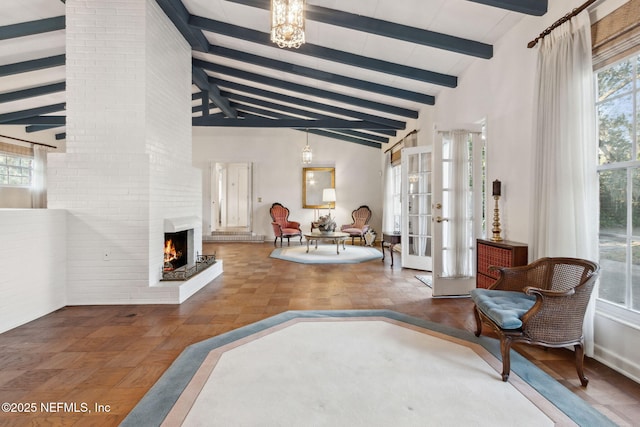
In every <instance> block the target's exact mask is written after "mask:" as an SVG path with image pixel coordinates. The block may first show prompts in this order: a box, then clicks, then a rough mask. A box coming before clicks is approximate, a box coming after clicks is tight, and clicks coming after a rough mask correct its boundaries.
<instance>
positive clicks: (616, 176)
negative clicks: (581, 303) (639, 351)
mask: <svg viewBox="0 0 640 427" xmlns="http://www.w3.org/2000/svg"><path fill="white" fill-rule="evenodd" d="M596 85H597V87H596V111H597V116H598V174H599V182H600V184H599V185H600V265H601V270H602V271H601V276H600V277H601V278H600V290H599V295H598V296H599V297H600V298H601V299H604V300H607V301H609V302H611V303H614V304H617V305H619V306H621V307H624V308H627V309H631V310H634V311H640V129H639V122H640V55H634V56H632V57H630V58H627V59H626V60H624V61H622V62H618V63H616V64H613V65H611V66H609V67H607V68H605V69H602V70H599V71H597V72H596Z"/></svg>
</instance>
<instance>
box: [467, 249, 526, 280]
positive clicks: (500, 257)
mask: <svg viewBox="0 0 640 427" xmlns="http://www.w3.org/2000/svg"><path fill="white" fill-rule="evenodd" d="M477 243H478V246H477V248H476V254H477V259H476V261H477V262H476V266H477V272H476V287H477V288H488V287H489V286H491V285H493V283H494V282H495V281H496V279H497V278H498V273H497V272H495V271H489V266H490V265H496V266H498V267H517V266H520V265H527V262H528V256H529V248H528V247H527V245H526V244H524V243H517V242H509V241H507V240H503V241H502V242H494V241H492V240H484V239H478V242H477Z"/></svg>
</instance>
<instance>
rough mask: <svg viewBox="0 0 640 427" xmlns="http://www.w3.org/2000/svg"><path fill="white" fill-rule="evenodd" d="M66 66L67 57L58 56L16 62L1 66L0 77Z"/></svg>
mask: <svg viewBox="0 0 640 427" xmlns="http://www.w3.org/2000/svg"><path fill="white" fill-rule="evenodd" d="M64 64H65V55H56V56H49V57H47V58H38V59H32V60H30V61H24V62H16V63H14V64H6V65H0V77H4V76H10V75H12V74H19V73H26V72H28V71H36V70H42V69H45V68H52V67H60V66H62V65H64Z"/></svg>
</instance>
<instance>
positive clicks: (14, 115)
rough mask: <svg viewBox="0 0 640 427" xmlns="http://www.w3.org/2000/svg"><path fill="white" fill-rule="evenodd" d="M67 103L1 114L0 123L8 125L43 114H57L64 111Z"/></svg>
mask: <svg viewBox="0 0 640 427" xmlns="http://www.w3.org/2000/svg"><path fill="white" fill-rule="evenodd" d="M64 108H65V103H64V102H62V103H60V104H52V105H45V106H43V107H36V108H30V109H28V110H22V111H13V112H11V113H4V114H0V123H7V122H10V121H13V120H19V119H24V118H27V117H35V116H39V115H41V114H50V113H56V112H58V111H64Z"/></svg>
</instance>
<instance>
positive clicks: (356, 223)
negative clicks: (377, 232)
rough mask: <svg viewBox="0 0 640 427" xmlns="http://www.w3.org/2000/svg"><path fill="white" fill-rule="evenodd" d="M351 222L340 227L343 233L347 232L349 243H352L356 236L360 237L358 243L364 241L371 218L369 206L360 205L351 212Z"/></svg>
mask: <svg viewBox="0 0 640 427" xmlns="http://www.w3.org/2000/svg"><path fill="white" fill-rule="evenodd" d="M351 218H352V219H353V223H351V224H345V225H343V226H342V227H340V231H342V232H343V233H349V236H351V244H352V245H353V243H354V239H355V238H356V237H359V238H360V244H363V243H364V235H365V233H366V232H367V230H369V220H370V219H371V209H369V206H367V205H362V206H360V207H359V208H358V209H356V210H354V211H353V212H351Z"/></svg>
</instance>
